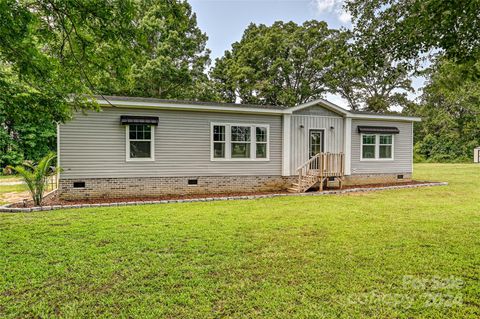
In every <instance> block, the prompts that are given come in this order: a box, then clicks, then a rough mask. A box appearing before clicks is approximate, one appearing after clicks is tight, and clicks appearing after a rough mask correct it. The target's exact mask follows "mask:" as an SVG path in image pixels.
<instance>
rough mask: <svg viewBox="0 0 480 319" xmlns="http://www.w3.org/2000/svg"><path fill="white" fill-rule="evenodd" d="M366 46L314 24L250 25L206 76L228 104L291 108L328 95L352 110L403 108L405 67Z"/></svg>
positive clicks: (364, 40) (360, 39)
mask: <svg viewBox="0 0 480 319" xmlns="http://www.w3.org/2000/svg"><path fill="white" fill-rule="evenodd" d="M367 40H368V39H367V38H363V37H358V36H354V34H352V33H351V32H349V31H346V30H332V29H329V28H328V26H327V24H326V23H325V22H319V21H307V22H305V23H304V24H303V25H297V24H295V23H293V22H289V23H283V22H276V23H274V24H273V25H272V26H265V25H255V24H251V25H250V26H249V27H248V28H247V29H246V30H245V32H244V35H243V37H242V40H241V41H240V42H237V43H234V44H233V45H232V49H231V50H230V51H226V52H225V55H224V56H223V57H222V58H220V59H217V61H216V64H215V67H214V68H213V70H212V71H211V73H210V75H211V77H212V79H213V81H214V82H215V85H216V88H217V90H218V93H219V94H220V96H221V98H222V99H223V100H225V101H228V102H234V101H236V100H237V98H238V99H240V100H241V101H242V102H243V103H255V104H274V105H287V106H293V105H296V104H301V103H304V102H307V101H311V100H313V99H316V98H320V97H324V96H325V94H326V93H327V92H331V93H337V94H340V95H341V96H342V97H343V98H345V99H346V100H347V101H348V103H349V105H350V108H352V109H354V110H358V109H366V110H372V111H379V112H387V111H389V109H390V108H391V107H393V106H397V105H398V106H403V105H405V104H407V102H408V100H407V98H406V93H407V92H410V91H413V88H412V86H411V81H410V79H409V77H408V76H409V73H410V72H411V68H409V64H407V63H398V62H396V61H394V59H393V58H392V56H391V55H390V54H388V52H386V50H382V48H381V47H378V46H374V45H372V44H371V43H369V42H368V41H367Z"/></svg>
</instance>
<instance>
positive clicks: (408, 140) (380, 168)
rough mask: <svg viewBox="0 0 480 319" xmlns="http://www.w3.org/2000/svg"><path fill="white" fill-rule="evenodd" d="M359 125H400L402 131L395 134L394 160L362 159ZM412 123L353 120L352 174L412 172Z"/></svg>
mask: <svg viewBox="0 0 480 319" xmlns="http://www.w3.org/2000/svg"><path fill="white" fill-rule="evenodd" d="M359 125H367V126H395V127H398V129H399V130H400V133H399V134H394V141H393V143H394V155H393V160H392V161H361V159H360V157H361V134H360V133H358V128H357V127H358V126H359ZM412 125H413V123H411V122H393V121H372V120H352V175H354V174H381V173H385V174H387V173H410V172H412V161H413V145H412V144H413V133H412Z"/></svg>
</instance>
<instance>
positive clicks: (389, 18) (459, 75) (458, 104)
mask: <svg viewBox="0 0 480 319" xmlns="http://www.w3.org/2000/svg"><path fill="white" fill-rule="evenodd" d="M346 7H347V9H349V11H350V12H351V13H352V15H353V23H354V32H355V33H356V34H360V35H362V36H367V37H370V38H372V39H375V41H374V42H375V44H376V45H378V46H380V47H382V48H384V50H387V51H388V52H390V54H391V55H392V56H393V57H394V59H396V60H397V61H409V60H411V59H416V58H423V59H424V61H427V62H428V61H431V62H433V64H432V65H431V67H428V68H427V70H426V71H427V73H426V74H425V75H426V77H427V85H426V87H425V89H424V91H423V94H422V96H421V101H420V103H411V104H410V105H409V106H408V107H407V108H406V109H405V110H404V111H405V112H406V113H408V114H412V115H418V116H421V117H422V118H423V121H422V123H419V124H416V135H415V136H416V144H415V152H416V154H417V156H418V158H419V159H427V160H432V161H457V160H471V157H472V150H473V148H474V147H476V146H478V145H480V136H479V134H480V127H479V125H480V124H479V123H480V118H479V114H480V99H479V92H480V67H479V61H480V37H479V35H478V30H479V29H480V14H479V13H480V1H477V0H475V1H469V0H459V1H439V0H427V1H425V0H412V1H410V0H394V1H390V0H375V1H370V0H348V1H347V3H346ZM373 58H374V57H373ZM427 64H428V63H427Z"/></svg>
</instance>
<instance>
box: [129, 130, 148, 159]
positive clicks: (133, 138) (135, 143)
mask: <svg viewBox="0 0 480 319" xmlns="http://www.w3.org/2000/svg"><path fill="white" fill-rule="evenodd" d="M154 159H155V157H154V127H153V126H152V125H148V124H130V125H127V161H153V160H154Z"/></svg>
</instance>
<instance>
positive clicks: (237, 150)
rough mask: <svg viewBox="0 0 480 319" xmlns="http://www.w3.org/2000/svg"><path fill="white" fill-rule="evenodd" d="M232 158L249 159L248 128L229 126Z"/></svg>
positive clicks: (249, 135)
mask: <svg viewBox="0 0 480 319" xmlns="http://www.w3.org/2000/svg"><path fill="white" fill-rule="evenodd" d="M231 130H232V147H231V150H232V154H231V155H232V158H250V138H251V128H250V126H231Z"/></svg>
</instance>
